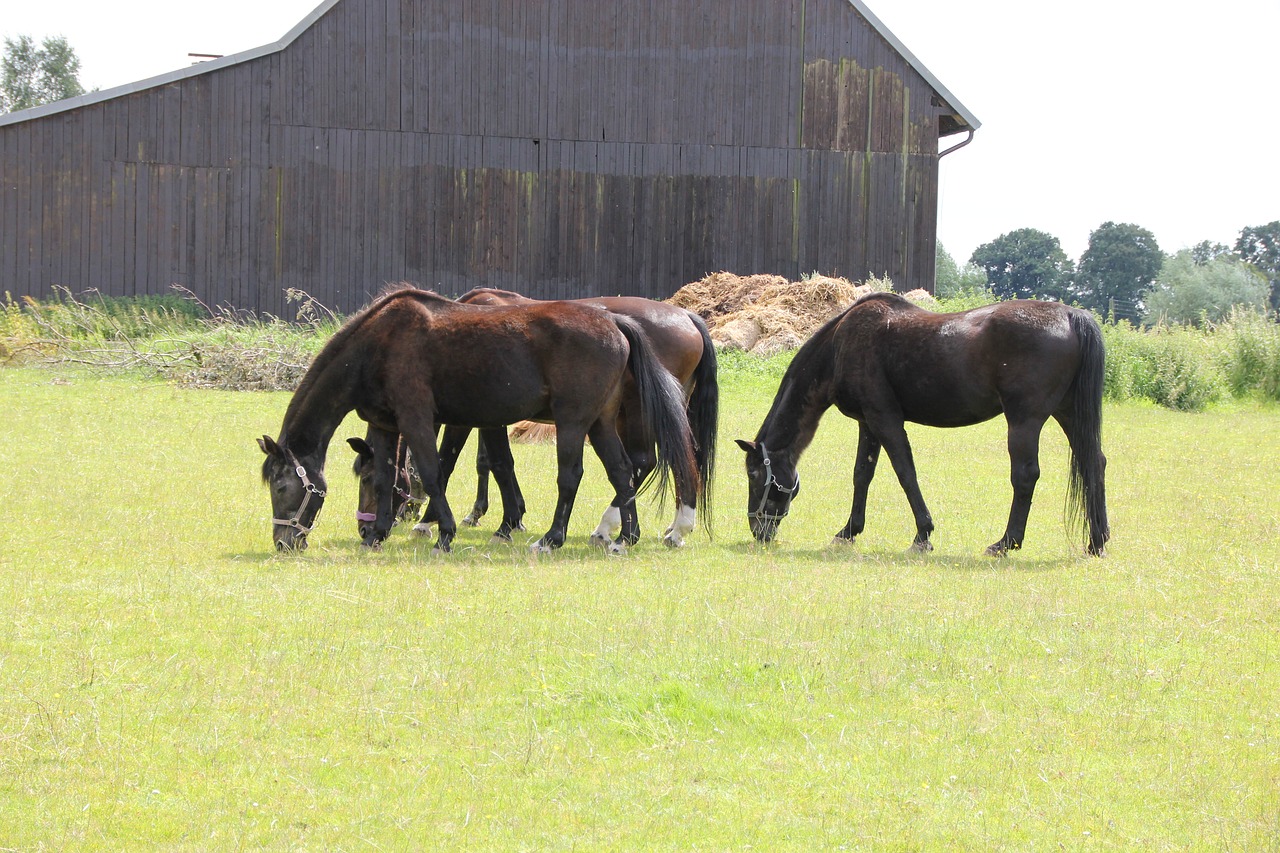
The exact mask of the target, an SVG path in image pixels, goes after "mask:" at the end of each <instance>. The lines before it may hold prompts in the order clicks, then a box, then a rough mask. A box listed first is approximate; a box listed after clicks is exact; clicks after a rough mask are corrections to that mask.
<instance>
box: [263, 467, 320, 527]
mask: <svg viewBox="0 0 1280 853" xmlns="http://www.w3.org/2000/svg"><path fill="white" fill-rule="evenodd" d="M289 461H290V462H292V463H293V464H294V468H293V471H294V473H295V474H297V475H298V479H299V480H301V481H302V488H303V489H305V490H306V491H305V493H304V494H303V495H302V505H301V506H299V507H298V508H297V510H295V511H294V513H293V518H273V519H271V523H272V524H279V525H282V526H284V527H291V528H293V529H294V530H296V531H298V532H299V533H301V534H302V535H303V536H306V535H307V534H308V533H310V532H311V528H310V527H307V526H306V525H305V524H303V523H302V514H303V513H305V512H306V511H307V504H309V503H311V496H312V495H315V496H316V497H318V498H321V499H323V498H324V496H325V495H326V494H327V492H325V490H324V489H321V488H318V487H317V486H316V484H315V483H313V482H311V479H310V478H309V477H307V469H306V468H303V467H302V463H300V462H299V461H298V457H296V456H294V455H293V451H289ZM313 523H314V522H313Z"/></svg>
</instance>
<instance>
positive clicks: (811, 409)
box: [756, 337, 834, 459]
mask: <svg viewBox="0 0 1280 853" xmlns="http://www.w3.org/2000/svg"><path fill="white" fill-rule="evenodd" d="M832 378H833V374H832V370H831V359H830V358H829V357H826V351H825V349H824V348H823V346H822V342H821V341H819V340H818V339H817V338H816V337H815V338H811V339H810V340H809V341H808V342H807V343H806V344H805V345H804V346H803V347H801V348H800V351H799V352H797V353H796V356H795V358H794V359H792V361H791V365H790V366H789V367H788V368H787V372H786V373H785V374H784V375H783V377H782V382H781V383H780V384H779V385H778V393H777V394H776V395H774V398H773V406H772V407H771V408H770V409H769V414H768V416H767V417H765V419H764V424H762V425H761V427H760V432H759V434H758V435H757V436H756V441H757V442H758V443H762V444H764V445H765V447H767V448H768V449H769V450H777V451H781V452H787V453H790V454H791V455H792V458H793V459H799V458H800V454H802V453H804V451H805V448H807V447H808V446H809V445H810V444H811V443H812V442H813V436H814V434H815V433H816V432H817V431H818V421H820V420H821V419H822V415H823V413H824V412H826V410H827V409H829V408H831V405H832V402H833V400H834V398H833V396H832Z"/></svg>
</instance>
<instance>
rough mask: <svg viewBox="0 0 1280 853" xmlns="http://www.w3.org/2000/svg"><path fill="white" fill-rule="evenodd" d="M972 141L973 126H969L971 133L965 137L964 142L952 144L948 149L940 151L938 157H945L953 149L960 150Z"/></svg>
mask: <svg viewBox="0 0 1280 853" xmlns="http://www.w3.org/2000/svg"><path fill="white" fill-rule="evenodd" d="M972 141H973V128H969V135H968V136H966V137H965V139H964V142H957V143H956V144H955V145H952V146H951V147H950V148H948V149H947V150H946V151H939V152H938V159H939V160H941V159H942V158H943V157H946V156H947V155H948V154H950V153H951V152H952V151H958V150H960V149H961V148H963V147H965V146H966V145H968V144H969V143H970V142H972Z"/></svg>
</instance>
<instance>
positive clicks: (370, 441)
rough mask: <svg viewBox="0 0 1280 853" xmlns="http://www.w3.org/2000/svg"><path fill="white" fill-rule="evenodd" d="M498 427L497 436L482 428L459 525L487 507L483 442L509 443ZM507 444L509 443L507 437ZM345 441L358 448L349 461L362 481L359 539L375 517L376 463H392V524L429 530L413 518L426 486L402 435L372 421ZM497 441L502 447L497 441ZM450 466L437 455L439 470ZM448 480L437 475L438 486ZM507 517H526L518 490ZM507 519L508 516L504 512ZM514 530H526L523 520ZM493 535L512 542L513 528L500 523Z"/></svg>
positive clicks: (469, 522)
mask: <svg viewBox="0 0 1280 853" xmlns="http://www.w3.org/2000/svg"><path fill="white" fill-rule="evenodd" d="M463 429H467V430H468V431H469V428H466V427H464V428H463ZM500 429H501V430H502V435H501V436H499V435H489V431H488V430H480V436H481V442H480V452H478V453H477V454H476V473H477V484H478V485H477V489H476V502H475V506H473V507H472V509H471V512H469V513H468V514H467V515H465V516H463V517H462V518H461V519H460V520H459V523H460V524H464V525H467V526H469V527H475V526H477V525H478V524H479V521H480V518H481V517H482V516H483V515H484V514H485V512H486V511H487V510H488V507H489V496H488V482H489V473H490V467H491V466H490V464H489V453H488V451H487V450H486V449H485V445H486V442H488V443H493V442H495V441H496V442H507V439H506V430H505V428H500ZM507 443H508V445H509V442H507ZM347 444H349V445H350V446H351V449H352V450H354V451H355V453H356V460H355V462H354V463H353V464H352V468H351V470H352V473H353V474H355V476H356V479H357V481H358V482H359V485H360V489H359V495H358V497H357V502H356V530H357V531H358V533H359V534H360V538H361V539H362V540H363V539H368V538H369V537H370V536H371V534H372V531H373V522H375V521H376V520H377V514H378V493H377V490H376V488H375V478H376V477H377V475H378V472H377V466H378V465H383V466H391V471H392V473H391V491H392V496H391V511H392V517H393V518H394V519H395V521H394V523H395V524H399V523H400V522H402V521H404V520H405V519H408V520H410V521H411V522H414V531H415V532H417V533H421V534H424V535H430V533H431V530H432V527H431V524H430V523H417V522H418V516H419V514H420V512H421V510H422V508H423V507H425V506H426V503H427V498H426V491H425V490H424V489H423V487H422V478H421V477H420V476H419V475H418V469H417V468H416V467H415V466H414V464H413V457H412V455H411V454H410V453H409V442H407V441H405V440H404V437H403V436H401V435H398V434H396V433H387V432H384V431H382V430H380V429H378V428H377V427H375V426H372V425H371V426H369V428H368V429H367V430H366V432H365V437H364V438H348V439H347ZM498 446H499V447H501V444H499V445H498ZM505 452H506V453H509V452H510V451H509V449H508V450H506V451H505ZM500 456H505V453H503V454H500ZM452 467H453V466H452V464H449V465H446V464H445V461H444V460H443V459H442V460H441V469H442V472H444V471H445V470H452ZM384 476H385V475H384ZM514 476H515V475H514V473H512V475H511V479H512V484H513V485H514V486H515V487H516V489H517V492H518V489H519V486H518V484H516V483H515V480H514ZM447 480H448V477H447V476H442V477H441V484H442V488H445V487H447V482H446V481H447ZM446 490H447V489H446ZM507 516H511V517H514V518H516V519H519V518H522V517H523V516H524V496H523V495H519V494H518V493H517V506H516V511H515V513H514V514H512V513H508V514H507ZM505 521H506V516H504V522H505ZM514 529H516V530H524V525H523V524H518V525H517V526H516V527H515V528H514ZM494 536H496V537H498V538H499V539H503V540H506V541H510V539H511V530H510V529H504V527H499V528H498V530H497V531H496V532H495V533H494Z"/></svg>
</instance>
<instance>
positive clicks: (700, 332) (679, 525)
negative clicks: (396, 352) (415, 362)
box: [360, 287, 720, 547]
mask: <svg viewBox="0 0 1280 853" xmlns="http://www.w3.org/2000/svg"><path fill="white" fill-rule="evenodd" d="M457 301H458V302H460V303H465V304H473V305H531V304H538V303H542V304H555V303H553V302H551V303H548V302H543V301H542V300H536V299H530V298H528V297H526V296H522V295H521V294H519V293H515V292H513V291H510V290H499V289H497V288H489V287H479V288H474V289H472V290H470V291H468V292H466V293H464V294H463V295H462V296H459V297H458V300H457ZM568 301H569V302H571V303H574V304H578V305H588V306H591V307H594V308H598V309H601V310H604V311H609V312H612V313H614V314H618V315H621V316H624V317H630V318H631V319H633V320H635V321H636V323H637V324H639V326H640V328H641V329H642V330H643V331H644V332H645V334H646V335H647V337H648V339H649V341H650V343H651V344H652V345H653V351H654V354H655V355H656V356H657V358H658V360H659V361H660V362H661V364H662V366H663V367H664V368H666V370H667V372H668V373H670V374H671V375H672V376H673V377H674V378H675V379H676V381H677V382H679V383H680V385H681V387H682V388H683V390H684V394H685V400H686V404H685V405H686V412H687V415H688V419H689V424H690V428H691V429H692V431H693V439H694V459H695V462H696V465H697V469H698V477H699V482H700V483H701V490H700V491H699V493H698V509H699V511H700V512H701V514H702V517H703V519H704V521H706V520H707V519H709V518H710V485H711V481H712V478H713V476H714V469H715V450H716V441H717V431H718V423H719V399H720V390H719V384H718V380H717V362H716V352H715V346H714V345H713V344H712V342H711V335H710V333H709V332H708V330H707V326H706V323H705V322H704V321H703V320H702V318H701V317H699V316H698V315H697V314H695V313H693V312H691V311H687V310H685V309H684V308H679V307H677V306H675V305H671V304H669V303H666V302H658V301H655V300H652V299H645V298H642V297H637V296H605V297H593V298H587V299H573V300H568ZM625 387H626V390H625V392H624V397H623V401H622V407H621V409H620V411H619V416H618V434H619V435H620V436H621V437H622V440H623V444H624V446H625V447H626V452H627V457H628V459H629V460H630V461H631V466H632V477H633V482H634V484H635V485H636V487H637V489H640V488H643V484H644V483H645V481H646V480H647V478H648V477H649V475H650V474H651V473H652V472H653V470H654V468H655V465H656V456H655V450H654V444H653V441H652V440H651V439H648V438H646V436H645V435H644V430H643V429H642V423H641V421H640V419H639V418H638V417H637V415H638V413H639V411H640V410H639V405H640V401H639V399H638V398H637V396H636V392H635V389H634V387H633V386H631V385H630V384H627V385H626V386H625ZM470 432H471V430H470V428H468V427H465V426H456V425H449V426H446V427H445V429H444V434H443V438H442V439H441V442H440V448H439V455H440V463H441V479H442V488H445V487H447V484H448V480H449V477H450V476H451V474H452V471H453V469H454V466H455V465H456V462H457V459H458V456H459V455H460V454H461V452H462V449H463V447H464V446H465V444H466V441H467V438H468V436H469V435H470ZM495 440H502V441H505V440H506V436H505V435H504V436H502V437H501V438H500V439H499V437H497V436H493V435H491V434H488V435H486V434H484V433H482V435H481V441H480V447H479V449H478V451H477V459H476V473H477V478H476V490H477V493H476V500H475V502H474V504H473V506H472V510H471V512H470V513H469V514H468V515H467V516H466V518H464V519H463V523H470V524H475V523H476V522H478V521H479V519H480V517H481V516H483V515H484V514H485V511H486V510H487V508H488V477H487V473H488V471H489V469H490V468H491V467H492V462H491V461H490V458H491V457H492V455H493V450H492V446H493V444H494V443H495ZM507 454H508V456H509V450H508V451H507ZM383 458H389V457H383ZM507 470H508V466H507V465H506V464H505V459H504V464H503V465H502V467H501V470H499V469H498V468H494V478H495V479H496V480H498V481H499V484H500V486H499V487H500V489H501V490H502V494H503V497H504V510H506V511H507V512H508V513H509V512H510V511H509V510H507V508H506V496H507V495H508V494H511V495H512V496H513V497H512V499H513V500H514V501H515V503H516V507H515V512H516V514H517V515H523V512H524V498H523V495H522V493H521V491H520V486H519V483H518V482H517V481H516V478H515V474H514V471H511V473H510V474H509V477H510V480H509V482H506V483H503V478H504V477H506V476H508V474H507ZM363 482H364V481H362V484H363ZM371 501H372V497H369V496H365V494H364V492H363V491H362V492H361V498H360V502H361V503H362V504H364V503H370V502H371ZM634 512H635V510H634V506H623V505H619V503H618V502H617V500H616V499H615V501H614V503H613V504H611V505H610V506H609V508H608V509H607V510H606V511H605V513H604V515H603V517H602V518H601V520H600V524H599V525H598V526H597V527H596V529H595V531H594V532H592V534H591V541H592V542H593V543H595V544H598V545H603V544H607V543H608V542H609V541H610V539H611V537H612V536H613V534H614V532H615V531H617V530H618V529H619V528H620V527H621V526H622V524H623V514H624V513H631V514H634ZM694 512H695V510H694V507H693V505H691V504H683V503H682V504H681V505H680V506H678V507H677V508H676V516H675V518H674V519H673V521H672V522H671V525H670V526H669V527H667V529H666V531H665V532H664V534H663V541H664V542H665V543H666V544H668V545H671V546H673V547H678V546H680V545H681V544H683V542H684V536H685V535H686V534H687V533H688V532H689V531H690V530H692V529H693V526H694V521H693V519H694ZM435 520H436V512H435V508H434V506H433V505H429V506H428V507H427V511H426V513H425V514H424V515H423V518H422V525H420V526H419V527H418V528H415V529H419V530H420V529H422V527H423V526H425V525H428V524H430V522H432V521H435ZM629 523H631V524H635V525H637V527H636V529H637V531H638V521H635V520H634V519H633V520H632V521H631V522H629ZM505 526H506V525H505V521H504V527H505ZM504 527H500V528H499V532H498V533H496V534H495V535H496V536H499V538H508V537H507V536H505V535H504V533H503V529H504ZM427 529H429V528H427Z"/></svg>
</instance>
